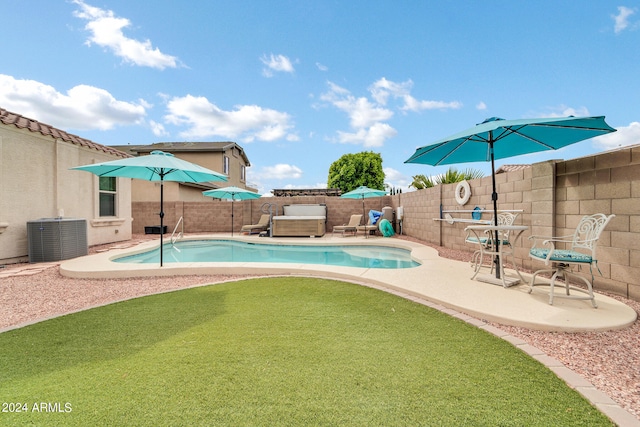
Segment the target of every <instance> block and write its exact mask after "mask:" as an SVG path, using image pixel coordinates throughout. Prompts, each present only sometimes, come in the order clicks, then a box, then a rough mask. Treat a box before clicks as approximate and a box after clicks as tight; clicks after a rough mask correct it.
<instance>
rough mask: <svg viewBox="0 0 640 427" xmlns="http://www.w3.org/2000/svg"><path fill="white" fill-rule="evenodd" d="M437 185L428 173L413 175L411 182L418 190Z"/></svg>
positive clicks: (411, 185)
mask: <svg viewBox="0 0 640 427" xmlns="http://www.w3.org/2000/svg"><path fill="white" fill-rule="evenodd" d="M434 185H435V183H434V182H433V180H432V179H431V177H427V176H426V175H415V176H413V182H412V183H411V184H409V187H413V188H415V189H416V190H423V189H425V188H431V187H433V186H434Z"/></svg>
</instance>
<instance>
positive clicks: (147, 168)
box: [71, 150, 227, 267]
mask: <svg viewBox="0 0 640 427" xmlns="http://www.w3.org/2000/svg"><path fill="white" fill-rule="evenodd" d="M71 169H72V170H81V171H86V172H91V173H93V174H95V175H98V176H101V177H102V176H104V177H118V178H134V179H141V180H145V181H160V214H159V215H160V267H162V235H163V232H164V211H163V203H164V200H163V198H164V186H163V182H164V181H175V182H214V181H226V180H227V177H226V176H225V175H222V174H220V173H218V172H214V171H212V170H209V169H207V168H203V167H202V166H198V165H196V164H193V163H191V162H187V161H186V160H182V159H178V158H177V157H175V156H174V155H173V154H171V153H165V152H164V151H158V150H156V151H152V152H151V154H149V155H148V156H139V157H128V158H126V159H119V160H113V161H110V162H104V163H94V164H92V165H85V166H77V167H74V168H71Z"/></svg>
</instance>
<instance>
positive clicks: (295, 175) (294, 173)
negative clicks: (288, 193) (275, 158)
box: [257, 163, 302, 180]
mask: <svg viewBox="0 0 640 427" xmlns="http://www.w3.org/2000/svg"><path fill="white" fill-rule="evenodd" d="M257 177H258V178H261V179H263V180H264V179H281V180H282V179H299V178H301V177H302V169H300V168H299V167H297V166H295V165H288V164H285V163H278V164H277V165H274V166H265V167H263V168H262V169H261V170H260V172H258V174H257Z"/></svg>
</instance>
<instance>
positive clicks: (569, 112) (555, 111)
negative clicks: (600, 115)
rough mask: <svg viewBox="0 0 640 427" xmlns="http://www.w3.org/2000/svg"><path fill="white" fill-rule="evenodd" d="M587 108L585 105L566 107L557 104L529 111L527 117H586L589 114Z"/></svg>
mask: <svg viewBox="0 0 640 427" xmlns="http://www.w3.org/2000/svg"><path fill="white" fill-rule="evenodd" d="M589 115H590V114H589V109H588V108H587V107H577V108H574V107H568V106H566V105H558V106H555V107H548V108H547V109H546V111H542V112H531V113H529V114H528V117H568V116H575V117H587V116H589Z"/></svg>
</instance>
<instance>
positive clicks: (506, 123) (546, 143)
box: [405, 116, 615, 277]
mask: <svg viewBox="0 0 640 427" xmlns="http://www.w3.org/2000/svg"><path fill="white" fill-rule="evenodd" d="M609 132H615V129H613V128H612V127H610V126H609V125H608V124H607V123H605V121H604V116H599V117H573V116H570V117H557V118H541V119H519V120H504V119H500V118H497V117H492V118H490V119H487V120H485V121H484V122H482V123H480V124H478V125H476V126H475V127H472V128H470V129H467V130H465V131H462V132H460V133H457V134H455V135H451V136H450V137H448V138H444V139H441V140H439V141H436V142H434V143H433V144H431V145H427V146H424V147H420V148H418V149H417V150H416V152H415V153H414V154H413V155H412V156H411V157H410V158H409V159H407V160H406V161H405V163H421V164H427V165H433V166H437V165H448V164H454V163H468V162H469V163H470V162H488V161H490V162H491V177H492V183H493V193H492V195H491V198H492V200H493V211H494V215H493V218H494V223H495V225H498V193H497V192H496V178H495V159H503V158H506V157H513V156H518V155H521V154H527V153H535V152H538V151H545V150H557V149H559V148H562V147H565V146H567V145H571V144H574V143H576V142H579V141H583V140H585V139H589V138H593V137H595V136H599V135H604V134H606V133H609ZM497 234H498V232H497V231H496V243H498V236H497ZM496 261H497V262H499V260H498V259H497V260H496ZM499 275H500V269H499V268H497V269H496V277H499Z"/></svg>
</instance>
